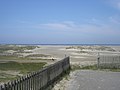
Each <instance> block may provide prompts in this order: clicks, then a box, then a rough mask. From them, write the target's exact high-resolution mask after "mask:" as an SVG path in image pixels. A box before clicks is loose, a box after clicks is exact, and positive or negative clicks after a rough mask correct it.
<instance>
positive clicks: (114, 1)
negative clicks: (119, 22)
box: [107, 0, 120, 10]
mask: <svg viewBox="0 0 120 90" xmlns="http://www.w3.org/2000/svg"><path fill="white" fill-rule="evenodd" d="M107 1H108V3H109V4H110V5H111V6H112V7H114V8H117V9H119V10H120V0H107Z"/></svg>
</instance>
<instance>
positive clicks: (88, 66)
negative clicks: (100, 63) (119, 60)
mask: <svg viewBox="0 0 120 90" xmlns="http://www.w3.org/2000/svg"><path fill="white" fill-rule="evenodd" d="M85 69H86V70H87V69H91V70H97V69H98V68H97V65H86V66H84V65H82V66H79V65H72V66H71V70H72V71H74V70H85Z"/></svg>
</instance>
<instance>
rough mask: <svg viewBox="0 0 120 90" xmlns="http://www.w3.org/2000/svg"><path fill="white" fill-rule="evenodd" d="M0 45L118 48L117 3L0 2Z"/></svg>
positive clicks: (116, 0)
mask: <svg viewBox="0 0 120 90" xmlns="http://www.w3.org/2000/svg"><path fill="white" fill-rule="evenodd" d="M0 43H1V44H120V0H0Z"/></svg>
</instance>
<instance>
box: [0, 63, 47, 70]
mask: <svg viewBox="0 0 120 90" xmlns="http://www.w3.org/2000/svg"><path fill="white" fill-rule="evenodd" d="M45 64H46V63H45V62H41V63H18V62H13V61H10V62H5V63H0V70H4V71H6V70H20V71H22V72H31V71H36V70H39V69H41V68H42V67H43V66H44V65H45Z"/></svg>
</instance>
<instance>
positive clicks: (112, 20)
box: [109, 16, 120, 24]
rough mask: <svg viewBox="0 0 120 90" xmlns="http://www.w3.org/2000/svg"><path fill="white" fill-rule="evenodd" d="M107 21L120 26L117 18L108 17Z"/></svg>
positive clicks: (119, 19)
mask: <svg viewBox="0 0 120 90" xmlns="http://www.w3.org/2000/svg"><path fill="white" fill-rule="evenodd" d="M109 19H110V21H111V22H112V23H114V24H120V18H119V16H111V17H109Z"/></svg>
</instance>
